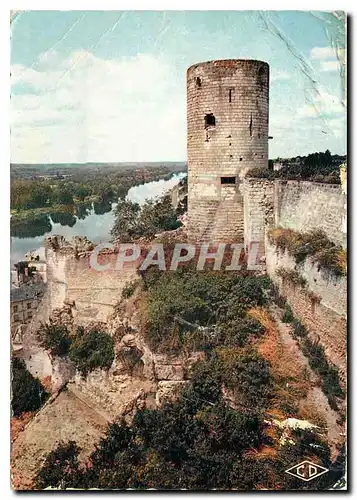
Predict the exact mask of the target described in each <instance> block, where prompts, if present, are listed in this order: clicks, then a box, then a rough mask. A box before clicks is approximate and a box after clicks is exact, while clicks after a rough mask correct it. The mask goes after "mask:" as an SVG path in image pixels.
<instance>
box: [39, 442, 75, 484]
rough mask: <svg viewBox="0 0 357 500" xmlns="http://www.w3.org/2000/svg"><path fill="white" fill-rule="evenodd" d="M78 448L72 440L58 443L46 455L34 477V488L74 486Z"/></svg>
mask: <svg viewBox="0 0 357 500" xmlns="http://www.w3.org/2000/svg"><path fill="white" fill-rule="evenodd" d="M79 452H80V448H78V446H77V445H76V443H75V442H74V441H69V443H67V444H65V443H59V445H58V446H57V448H56V449H55V450H52V451H51V452H50V453H49V454H48V455H47V457H46V460H45V462H44V464H43V465H42V467H41V469H40V471H39V472H38V474H37V477H36V489H40V490H42V489H45V488H46V487H48V486H51V487H53V488H60V489H65V488H67V487H75V486H76V480H77V478H76V475H78V473H79V470H80V466H79V461H78V453H79Z"/></svg>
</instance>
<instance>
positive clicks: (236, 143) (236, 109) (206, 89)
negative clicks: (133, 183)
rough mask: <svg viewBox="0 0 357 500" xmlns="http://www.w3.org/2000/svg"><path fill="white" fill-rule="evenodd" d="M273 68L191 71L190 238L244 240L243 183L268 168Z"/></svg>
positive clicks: (254, 64) (233, 63)
mask: <svg viewBox="0 0 357 500" xmlns="http://www.w3.org/2000/svg"><path fill="white" fill-rule="evenodd" d="M268 125H269V66H268V64H267V63H265V62H262V61H254V60H243V59H227V60H219V61H209V62H203V63H199V64H195V65H194V66H191V67H190V68H189V69H188V70H187V134H188V136H187V164H188V232H189V236H190V239H191V240H196V241H201V242H202V241H204V242H218V241H219V242H230V241H238V242H243V240H244V219H245V216H244V203H243V194H244V193H243V187H242V181H243V179H244V176H245V174H246V172H247V171H248V170H250V169H251V168H253V167H261V168H268Z"/></svg>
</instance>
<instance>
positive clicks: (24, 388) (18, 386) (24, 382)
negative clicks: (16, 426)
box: [11, 358, 49, 417]
mask: <svg viewBox="0 0 357 500" xmlns="http://www.w3.org/2000/svg"><path fill="white" fill-rule="evenodd" d="M11 368H12V370H11V374H12V380H11V386H12V398H11V407H12V412H13V414H14V416H15V417H18V416H19V415H21V413H23V412H26V411H35V410H38V409H39V408H41V406H42V405H43V403H44V402H45V401H46V399H47V398H48V396H49V394H48V393H47V392H46V390H45V388H44V387H43V386H42V384H41V382H40V381H39V379H38V378H34V377H33V376H32V375H31V373H30V372H29V371H28V370H27V369H26V365H25V362H24V361H22V360H20V359H17V358H14V359H13V361H12V363H11Z"/></svg>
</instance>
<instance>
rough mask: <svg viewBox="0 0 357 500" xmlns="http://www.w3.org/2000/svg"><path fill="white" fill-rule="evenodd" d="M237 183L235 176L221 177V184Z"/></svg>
mask: <svg viewBox="0 0 357 500" xmlns="http://www.w3.org/2000/svg"><path fill="white" fill-rule="evenodd" d="M235 183H236V178H235V177H221V184H230V185H234V184H235Z"/></svg>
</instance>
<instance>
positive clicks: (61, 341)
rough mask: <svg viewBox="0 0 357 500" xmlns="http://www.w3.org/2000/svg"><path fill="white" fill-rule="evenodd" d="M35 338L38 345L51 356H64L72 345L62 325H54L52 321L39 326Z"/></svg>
mask: <svg viewBox="0 0 357 500" xmlns="http://www.w3.org/2000/svg"><path fill="white" fill-rule="evenodd" d="M37 338H38V341H39V343H40V345H41V346H42V347H44V348H45V349H48V350H50V351H51V354H52V355H53V356H64V355H66V354H67V353H68V351H69V348H70V345H71V343H72V340H71V338H70V336H69V332H68V330H67V328H66V327H65V326H64V325H58V324H56V323H54V322H53V321H52V320H50V321H49V323H46V324H42V325H41V326H40V328H39V330H38V332H37Z"/></svg>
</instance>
